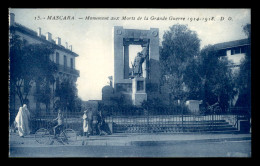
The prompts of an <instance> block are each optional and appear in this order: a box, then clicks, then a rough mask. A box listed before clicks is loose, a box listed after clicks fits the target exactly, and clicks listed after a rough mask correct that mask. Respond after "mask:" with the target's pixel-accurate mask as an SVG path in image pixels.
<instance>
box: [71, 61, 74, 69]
mask: <svg viewBox="0 0 260 166" xmlns="http://www.w3.org/2000/svg"><path fill="white" fill-rule="evenodd" d="M70 67H71V68H72V69H73V68H74V66H73V58H70Z"/></svg>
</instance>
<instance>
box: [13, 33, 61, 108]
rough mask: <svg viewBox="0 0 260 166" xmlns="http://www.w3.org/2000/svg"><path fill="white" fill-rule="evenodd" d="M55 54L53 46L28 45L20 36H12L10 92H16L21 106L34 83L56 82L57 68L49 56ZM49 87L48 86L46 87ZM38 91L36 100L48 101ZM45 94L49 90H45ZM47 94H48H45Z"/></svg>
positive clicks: (38, 90)
mask: <svg viewBox="0 0 260 166" xmlns="http://www.w3.org/2000/svg"><path fill="white" fill-rule="evenodd" d="M53 52H54V49H53V48H52V46H51V45H45V44H28V43H27V42H26V40H23V39H21V38H20V37H19V36H18V35H15V34H13V33H11V35H10V90H12V91H15V93H16V94H17V95H18V97H19V99H20V102H21V104H23V103H25V102H26V100H28V99H27V97H28V94H29V92H30V90H31V87H32V86H33V84H34V83H36V84H37V83H41V84H49V83H51V82H53V81H54V78H53V73H54V72H55V71H56V69H57V68H56V66H55V64H54V63H53V62H51V61H50V59H49V55H50V54H52V53H53ZM44 87H48V86H44ZM40 90H41V89H37V95H36V99H37V100H39V101H42V102H43V101H46V97H47V96H48V95H47V96H46V95H43V94H41V93H44V92H42V91H40ZM44 91H45V92H48V93H49V90H48V89H46V88H44ZM44 94H46V93H44Z"/></svg>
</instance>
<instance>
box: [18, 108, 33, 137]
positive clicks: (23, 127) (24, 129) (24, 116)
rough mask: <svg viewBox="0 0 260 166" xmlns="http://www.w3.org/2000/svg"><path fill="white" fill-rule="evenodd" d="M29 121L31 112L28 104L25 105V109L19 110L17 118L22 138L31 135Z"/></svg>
mask: <svg viewBox="0 0 260 166" xmlns="http://www.w3.org/2000/svg"><path fill="white" fill-rule="evenodd" d="M29 119H30V112H29V110H28V108H27V106H26V104H24V105H23V107H20V108H19V112H18V114H17V116H16V118H15V122H16V127H17V129H18V133H19V136H20V137H24V136H25V135H28V134H30V128H29Z"/></svg>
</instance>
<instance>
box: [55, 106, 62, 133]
mask: <svg viewBox="0 0 260 166" xmlns="http://www.w3.org/2000/svg"><path fill="white" fill-rule="evenodd" d="M53 120H54V121H58V124H57V125H56V126H55V127H53V131H54V137H56V129H57V128H58V129H61V128H62V127H63V115H62V113H61V110H60V109H59V110H58V116H57V118H56V119H53Z"/></svg>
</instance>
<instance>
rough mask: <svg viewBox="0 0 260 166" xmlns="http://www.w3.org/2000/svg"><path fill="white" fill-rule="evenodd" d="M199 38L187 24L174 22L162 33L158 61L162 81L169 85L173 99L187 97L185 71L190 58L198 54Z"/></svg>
mask: <svg viewBox="0 0 260 166" xmlns="http://www.w3.org/2000/svg"><path fill="white" fill-rule="evenodd" d="M199 49H200V40H199V39H198V36H197V33H196V32H195V31H191V30H190V29H189V28H188V27H187V25H180V24H176V25H173V26H171V27H170V30H169V31H166V32H165V34H164V35H163V41H162V47H161V49H160V61H161V69H162V74H163V76H165V77H166V79H165V80H166V81H165V82H164V83H166V84H168V85H169V87H170V93H171V96H172V98H173V99H174V100H177V99H180V100H185V99H186V98H187V95H188V93H187V87H186V84H185V83H186V80H185V78H188V77H186V76H185V74H186V73H185V71H186V70H187V66H188V65H189V63H191V61H192V59H193V58H194V57H195V56H197V55H198V54H199Z"/></svg>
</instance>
